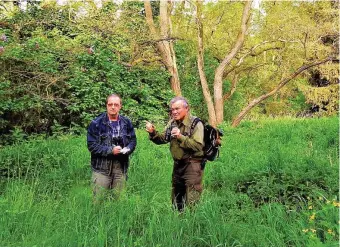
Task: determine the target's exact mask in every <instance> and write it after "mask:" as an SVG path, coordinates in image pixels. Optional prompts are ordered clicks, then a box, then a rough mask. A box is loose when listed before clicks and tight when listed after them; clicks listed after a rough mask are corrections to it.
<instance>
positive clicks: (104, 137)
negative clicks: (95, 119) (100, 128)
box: [99, 133, 111, 145]
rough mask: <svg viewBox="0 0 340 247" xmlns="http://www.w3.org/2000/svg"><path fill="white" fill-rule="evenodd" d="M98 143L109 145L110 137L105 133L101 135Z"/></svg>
mask: <svg viewBox="0 0 340 247" xmlns="http://www.w3.org/2000/svg"><path fill="white" fill-rule="evenodd" d="M99 137H100V143H101V144H105V145H111V136H110V135H109V134H107V133H105V134H101V135H100V136H99Z"/></svg>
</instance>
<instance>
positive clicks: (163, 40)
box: [144, 0, 182, 96]
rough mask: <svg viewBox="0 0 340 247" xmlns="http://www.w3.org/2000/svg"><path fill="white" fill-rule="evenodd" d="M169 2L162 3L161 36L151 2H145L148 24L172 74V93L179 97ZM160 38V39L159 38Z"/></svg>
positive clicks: (179, 87)
mask: <svg viewBox="0 0 340 247" xmlns="http://www.w3.org/2000/svg"><path fill="white" fill-rule="evenodd" d="M168 6H169V2H168V1H160V14H159V15H160V34H158V32H157V29H156V27H155V24H154V22H153V18H152V9H151V4H150V0H144V7H145V16H146V22H147V24H148V26H149V29H150V32H151V35H152V38H153V39H154V40H159V39H160V41H158V42H157V44H156V47H157V50H158V51H159V53H160V55H161V58H162V62H163V64H164V66H165V68H166V69H167V71H168V72H169V73H170V75H171V77H170V86H171V89H172V91H173V92H174V93H175V94H176V95H177V96H180V95H182V92H181V86H180V81H179V76H178V70H177V65H176V54H175V51H174V49H173V43H171V40H169V39H168V38H169V36H170V35H169V34H170V18H169V9H168ZM159 37H160V38H159Z"/></svg>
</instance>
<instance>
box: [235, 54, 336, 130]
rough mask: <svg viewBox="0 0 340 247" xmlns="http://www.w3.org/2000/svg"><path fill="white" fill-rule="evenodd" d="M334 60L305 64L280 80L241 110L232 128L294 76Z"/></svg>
mask: <svg viewBox="0 0 340 247" xmlns="http://www.w3.org/2000/svg"><path fill="white" fill-rule="evenodd" d="M334 59H335V58H333V57H328V58H326V59H324V60H321V61H316V62H313V63H311V64H307V65H303V66H301V67H300V68H299V69H298V70H296V71H295V72H294V73H293V74H291V75H290V76H288V77H287V78H285V79H283V80H281V82H280V83H279V84H278V85H277V86H276V87H275V88H274V89H273V90H272V91H270V92H269V93H266V94H263V95H261V96H260V97H258V98H256V99H254V100H252V101H251V102H250V103H249V104H248V105H247V106H246V107H245V108H243V109H242V111H241V112H240V113H239V114H238V116H237V117H236V118H235V119H234V120H233V122H232V125H231V126H232V127H236V126H238V125H239V124H240V122H241V120H242V119H243V118H244V116H245V115H246V114H247V113H248V112H249V111H250V110H251V109H252V108H254V107H255V106H256V105H258V104H259V103H260V102H262V101H263V100H265V99H267V98H269V97H270V96H272V95H273V94H275V93H277V92H278V91H279V90H280V89H281V88H282V87H283V86H285V85H286V84H287V83H288V82H289V81H290V80H292V79H293V78H295V77H296V76H298V75H299V74H300V73H301V72H303V71H305V70H306V69H309V68H310V67H314V66H317V65H320V64H324V63H327V62H329V61H332V60H334Z"/></svg>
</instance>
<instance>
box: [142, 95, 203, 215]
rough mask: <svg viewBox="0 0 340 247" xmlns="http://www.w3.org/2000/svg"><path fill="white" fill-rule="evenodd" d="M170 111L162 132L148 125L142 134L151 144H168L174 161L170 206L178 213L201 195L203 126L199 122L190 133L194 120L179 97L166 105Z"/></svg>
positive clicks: (185, 103)
mask: <svg viewBox="0 0 340 247" xmlns="http://www.w3.org/2000/svg"><path fill="white" fill-rule="evenodd" d="M170 110H171V120H170V121H169V122H168V124H167V126H166V127H165V130H164V131H163V132H161V133H160V132H158V131H156V129H155V127H154V126H153V125H152V124H151V123H149V122H147V123H146V131H147V132H148V133H149V137H150V140H151V141H152V142H154V143H155V144H158V145H159V144H165V143H168V142H170V152H171V155H172V158H173V160H174V167H173V173H172V203H173V205H174V206H175V207H176V208H177V209H178V210H179V211H182V210H183V209H184V206H185V205H193V204H194V203H195V202H197V201H198V200H199V198H200V195H201V193H202V189H203V188H202V178H203V170H202V168H201V166H202V165H203V162H205V160H204V159H203V156H204V152H203V147H204V126H203V123H202V122H201V121H199V122H198V123H197V124H196V126H195V127H194V129H193V130H190V129H191V125H192V122H193V120H194V119H195V117H193V116H191V114H190V112H189V105H188V101H187V100H186V99H185V98H183V97H175V98H173V99H172V100H171V101H170ZM190 132H191V135H190Z"/></svg>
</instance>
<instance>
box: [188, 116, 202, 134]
mask: <svg viewBox="0 0 340 247" xmlns="http://www.w3.org/2000/svg"><path fill="white" fill-rule="evenodd" d="M198 122H202V120H201V119H199V118H198V117H195V119H194V121H192V123H191V126H190V130H189V136H191V135H192V133H193V132H194V129H195V127H196V125H197V124H198Z"/></svg>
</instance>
